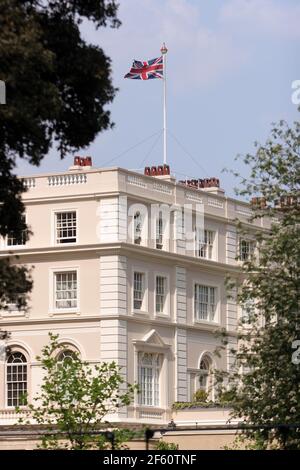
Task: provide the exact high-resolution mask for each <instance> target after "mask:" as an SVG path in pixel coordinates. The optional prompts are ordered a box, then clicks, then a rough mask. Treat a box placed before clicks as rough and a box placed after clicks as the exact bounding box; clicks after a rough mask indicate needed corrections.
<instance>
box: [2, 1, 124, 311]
mask: <svg viewBox="0 0 300 470" xmlns="http://www.w3.org/2000/svg"><path fill="white" fill-rule="evenodd" d="M116 14H117V5H116V3H115V1H114V0H90V1H88V2H87V1H86V0H48V1H44V2H42V1H40V0H0V24H1V33H0V79H1V80H2V81H4V82H5V85H6V104H5V105H0V136H1V138H0V236H6V235H8V234H9V233H11V232H13V233H14V235H15V236H16V237H21V236H23V235H24V231H26V230H27V227H26V224H25V222H24V219H23V218H22V214H23V212H24V206H23V203H22V200H21V196H22V194H23V192H24V191H25V188H24V185H23V182H22V181H21V180H19V179H18V178H17V177H16V175H15V173H14V170H15V167H16V161H17V159H18V158H24V159H27V160H28V161H29V162H30V163H31V164H33V165H39V164H40V162H41V161H42V159H43V157H44V156H45V155H47V153H48V152H49V150H50V148H51V146H53V145H55V146H56V147H57V149H58V150H59V152H60V155H61V157H64V156H65V155H66V154H67V153H68V152H73V151H76V150H78V149H80V148H83V147H85V146H87V145H88V144H89V143H90V142H92V141H93V140H94V139H95V137H96V135H97V134H98V133H99V132H101V131H103V130H105V129H108V128H109V127H111V126H112V122H111V119H110V112H109V111H108V110H107V109H105V106H106V105H107V104H108V103H110V102H111V101H112V100H113V98H114V95H115V92H116V89H115V88H114V87H113V86H112V83H111V68H110V59H109V58H108V57H107V56H106V55H105V54H104V52H103V50H102V49H101V48H99V47H97V46H95V45H91V44H87V43H86V41H84V39H83V38H82V35H81V32H80V24H81V22H82V21H83V20H90V21H92V22H93V23H94V25H95V26H96V28H99V27H105V26H106V25H107V24H110V25H111V26H112V27H118V26H119V24H120V22H119V20H118V19H117V17H116ZM14 261H15V260H12V262H14ZM12 262H10V261H9V259H4V260H3V259H2V260H1V261H0V308H1V307H2V306H3V304H5V301H6V300H7V298H3V293H5V295H6V297H11V292H12V290H13V289H12V288H11V287H13V288H14V295H15V294H19V293H21V294H23V293H24V292H26V291H28V290H30V288H31V286H32V283H31V280H30V276H29V274H28V270H26V269H24V268H23V267H20V268H18V267H13V266H12ZM21 298H22V299H24V296H22V297H21ZM13 300H15V299H13ZM20 304H24V302H23V300H21V301H20Z"/></svg>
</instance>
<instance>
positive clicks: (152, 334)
mask: <svg viewBox="0 0 300 470" xmlns="http://www.w3.org/2000/svg"><path fill="white" fill-rule="evenodd" d="M142 342H143V343H147V344H153V345H155V346H169V345H168V344H166V343H165V342H164V341H163V339H162V338H161V336H160V335H159V334H158V333H157V331H155V330H151V331H149V332H148V333H147V334H146V335H145V336H144V338H143V339H142Z"/></svg>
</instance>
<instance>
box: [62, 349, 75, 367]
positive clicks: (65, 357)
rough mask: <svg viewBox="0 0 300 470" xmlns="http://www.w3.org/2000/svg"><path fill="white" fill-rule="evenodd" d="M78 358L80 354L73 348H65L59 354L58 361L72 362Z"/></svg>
mask: <svg viewBox="0 0 300 470" xmlns="http://www.w3.org/2000/svg"><path fill="white" fill-rule="evenodd" d="M77 358H78V355H77V354H76V353H75V351H73V350H72V349H64V350H63V351H61V352H60V353H59V354H58V356H57V361H58V362H61V363H63V364H65V363H70V362H72V361H74V360H76V359H77Z"/></svg>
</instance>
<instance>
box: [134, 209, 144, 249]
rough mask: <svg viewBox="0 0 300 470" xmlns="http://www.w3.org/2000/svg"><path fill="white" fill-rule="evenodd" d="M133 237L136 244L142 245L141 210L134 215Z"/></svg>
mask: <svg viewBox="0 0 300 470" xmlns="http://www.w3.org/2000/svg"><path fill="white" fill-rule="evenodd" d="M133 222H134V225H133V231H134V233H133V238H134V243H135V244H136V245H140V244H141V241H142V222H143V221H142V215H141V213H140V212H139V211H137V212H136V213H135V214H134V217H133Z"/></svg>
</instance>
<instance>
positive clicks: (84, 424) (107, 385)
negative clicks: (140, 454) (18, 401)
mask: <svg viewBox="0 0 300 470" xmlns="http://www.w3.org/2000/svg"><path fill="white" fill-rule="evenodd" d="M49 337H50V343H49V344H48V345H46V346H45V347H44V348H43V349H42V355H41V356H40V357H37V360H38V361H39V362H41V365H42V368H43V370H44V372H45V373H44V376H43V381H42V385H41V391H40V392H39V393H37V395H36V397H35V398H34V400H33V403H29V404H28V411H27V417H26V419H24V418H20V421H19V422H20V423H24V422H25V423H27V424H29V423H32V421H34V422H36V423H37V424H39V425H42V426H43V429H45V434H44V435H43V438H42V444H41V447H42V448H45V449H58V448H66V449H70V450H84V449H85V450H86V449H96V448H98V449H102V448H106V446H107V440H109V435H107V433H105V432H103V433H102V434H101V426H102V427H103V424H107V422H105V423H104V418H105V417H106V416H107V414H108V413H113V412H115V411H116V410H117V409H118V408H120V407H122V406H126V405H129V404H130V402H131V400H132V398H133V394H134V391H135V389H136V386H132V385H130V384H125V383H124V380H123V378H122V375H121V374H120V370H121V368H120V367H119V366H117V365H116V363H115V362H111V363H106V362H102V363H100V364H96V365H94V366H90V365H89V364H88V363H87V362H83V361H81V360H80V358H79V355H78V353H76V352H75V351H74V352H73V351H72V352H71V351H68V353H67V354H65V352H66V351H65V346H64V345H62V344H59V342H58V335H53V334H51V333H49ZM18 411H19V412H22V413H24V409H22V408H19V409H18ZM93 433H95V434H93ZM114 435H115V446H117V447H120V445H121V444H122V442H123V440H124V439H125V438H126V437H130V433H129V432H128V431H126V430H123V431H122V430H116V431H114Z"/></svg>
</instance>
